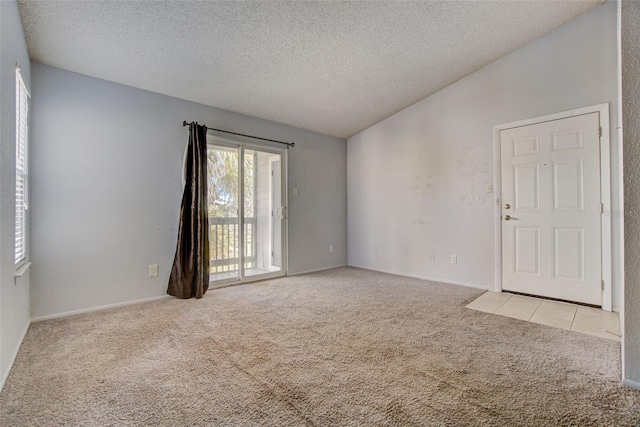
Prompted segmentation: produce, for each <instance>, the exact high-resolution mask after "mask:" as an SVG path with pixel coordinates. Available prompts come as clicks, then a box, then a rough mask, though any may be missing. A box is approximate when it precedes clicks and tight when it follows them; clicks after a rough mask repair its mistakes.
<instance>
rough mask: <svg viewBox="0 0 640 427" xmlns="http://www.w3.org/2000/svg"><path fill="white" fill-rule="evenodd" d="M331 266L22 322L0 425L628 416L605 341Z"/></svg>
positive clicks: (442, 422)
mask: <svg viewBox="0 0 640 427" xmlns="http://www.w3.org/2000/svg"><path fill="white" fill-rule="evenodd" d="M480 293H481V291H478V290H474V289H470V288H465V287H459V286H452V285H443V284H436V283H431V282H425V281H421V280H416V279H410V278H404V277H398V276H392V275H387V274H381V273H375V272H371V271H366V270H360V269H354V268H341V269H336V270H331V271H327V272H323V273H317V274H309V275H305V276H298V277H291V278H283V279H277V280H271V281H265V282H261V283H255V284H251V285H244V286H236V287H231V288H225V289H219V290H214V291H210V292H208V293H207V294H206V295H205V297H204V298H203V299H202V300H186V301H185V300H163V301H157V302H153V303H148V304H140V305H136V306H129V307H124V308H118V309H113V310H108V311H103V312H97V313H90V314H85V315H78V316H73V317H67V318H64V319H57V320H51V321H45V322H39V323H34V324H33V325H32V326H31V327H30V329H29V332H28V333H27V336H26V339H25V342H24V344H23V346H22V349H21V350H20V353H19V355H18V358H17V360H16V363H15V365H14V368H13V370H12V372H11V375H10V377H9V379H8V381H7V383H6V386H5V388H4V390H3V391H2V393H1V394H0V425H2V426H39V425H43V426H59V425H82V426H111V425H114V426H115V425H117V426H147V425H154V426H155V425H157V426H204V425H215V426H227V425H228V426H258V425H268V426H299V425H301V426H302V425H316V426H363V425H376V426H384V425H387V426H446V425H491V426H499V425H505V426H518V425H522V426H525V425H526V426H534V425H545V426H547V425H580V426H586V425H635V424H639V423H640V392H638V391H635V390H632V389H629V388H626V387H623V386H621V385H620V366H619V359H620V344H619V343H616V342H613V341H610V340H606V339H601V338H596V337H592V336H587V335H583V334H578V333H575V332H570V331H565V330H561V329H554V328H550V327H547V326H543V325H538V324H534V323H527V322H521V321H518V320H515V319H509V318H506V317H502V316H496V315H492V314H487V313H482V312H478V311H474V310H469V309H466V308H465V307H464V306H465V305H466V304H467V303H468V302H469V301H471V300H472V299H474V298H476V297H477V296H478V295H479V294H480Z"/></svg>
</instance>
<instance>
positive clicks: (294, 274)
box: [287, 264, 347, 276]
mask: <svg viewBox="0 0 640 427" xmlns="http://www.w3.org/2000/svg"><path fill="white" fill-rule="evenodd" d="M346 266H347V264H338V265H332V266H331V267H322V268H316V269H313V270H304V271H296V272H295V273H287V276H299V275H301V274H309V273H317V272H318V271H325V270H333V269H334V268H340V267H346Z"/></svg>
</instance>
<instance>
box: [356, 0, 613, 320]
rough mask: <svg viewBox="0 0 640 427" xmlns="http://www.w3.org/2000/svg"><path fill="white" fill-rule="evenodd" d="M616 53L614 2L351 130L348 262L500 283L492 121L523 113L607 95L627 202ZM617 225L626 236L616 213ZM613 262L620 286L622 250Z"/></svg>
mask: <svg viewBox="0 0 640 427" xmlns="http://www.w3.org/2000/svg"><path fill="white" fill-rule="evenodd" d="M616 61H617V56H616V5H615V3H606V4H604V5H602V6H600V7H598V8H596V9H595V10H593V11H591V12H589V13H588V14H586V15H583V16H581V17H579V18H577V19H575V20H573V21H571V22H569V23H567V24H566V25H564V26H563V27H561V28H559V29H558V30H556V31H554V32H552V33H550V34H548V35H546V36H544V37H542V38H541V39H538V40H536V41H534V42H532V43H530V44H529V45H527V46H525V47H523V48H521V49H519V50H517V51H515V52H513V53H511V54H509V55H507V56H506V57H503V58H502V59H500V60H498V61H496V62H494V63H492V64H490V65H489V66H487V67H485V68H483V69H481V70H479V71H477V72H476V73H474V74H472V75H471V76H469V77H467V78H465V79H463V80H461V81H459V82H457V83H455V84H453V85H451V86H449V87H447V88H445V89H443V90H441V91H440V92H438V93H436V94H434V95H432V96H430V97H428V98H426V99H424V100H423V101H421V102H419V103H417V104H415V105H413V106H411V107H409V108H407V109H405V110H403V111H401V112H399V113H397V114H395V115H394V116H392V117H390V118H388V119H386V120H384V121H382V122H380V123H378V124H376V125H374V126H372V127H371V128H369V129H367V130H365V131H363V132H361V133H360V134H358V135H355V136H353V137H352V138H350V139H349V140H348V142H347V151H348V155H347V158H348V160H347V181H348V233H349V236H348V248H349V256H348V259H349V264H350V265H353V266H359V267H364V268H369V269H374V270H382V271H389V272H396V273H400V274H405V275H411V276H418V277H423V278H430V279H436V280H441V281H445V282H450V283H460V284H468V285H472V286H479V287H482V288H486V289H492V288H493V286H494V265H495V260H494V250H495V246H494V201H495V199H496V197H497V196H498V195H497V194H487V193H485V184H486V183H492V182H493V167H494V165H493V126H495V125H499V124H503V123H508V122H513V121H516V120H522V119H527V118H533V117H538V116H543V115H547V114H551V113H555V112H560V111H566V110H571V109H574V108H578V107H585V106H590V105H595V104H600V103H606V102H608V103H611V104H610V108H611V110H610V112H611V124H612V126H611V129H612V130H613V132H612V135H611V137H612V156H611V157H612V159H613V161H612V170H613V188H614V200H613V202H614V203H613V206H620V192H619V182H618V179H617V174H618V173H619V165H618V162H617V160H616V159H617V158H618V153H619V146H618V144H617V143H616V140H615V139H613V138H614V137H615V135H616V134H615V126H614V125H613V124H615V123H617V115H618V111H617V89H616V69H617V68H616V64H617V62H616ZM425 78H429V77H428V75H425ZM613 227H614V231H613V232H614V234H615V235H617V236H619V233H620V227H619V223H618V220H617V219H616V218H614V224H613ZM617 236H614V239H617V240H614V244H615V243H618V244H619V242H620V240H619V237H617ZM431 254H435V255H436V261H435V262H430V256H431ZM451 254H456V255H457V256H458V263H457V264H455V265H453V264H451V263H450V255H451ZM613 258H614V261H615V263H616V264H615V265H614V267H617V268H618V269H617V270H616V271H615V272H614V282H615V283H618V284H619V283H620V263H619V261H618V260H619V259H620V253H619V251H618V250H617V249H616V250H615V251H614V254H613ZM619 301H620V287H619V286H618V287H616V288H615V289H614V306H615V308H618V303H619Z"/></svg>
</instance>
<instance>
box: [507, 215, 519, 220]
mask: <svg viewBox="0 0 640 427" xmlns="http://www.w3.org/2000/svg"><path fill="white" fill-rule="evenodd" d="M504 219H505V221H511V220H513V221H517V220H518V218H516V217H514V216H511V215H505V216H504Z"/></svg>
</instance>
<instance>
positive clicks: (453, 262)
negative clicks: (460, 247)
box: [451, 255, 458, 264]
mask: <svg viewBox="0 0 640 427" xmlns="http://www.w3.org/2000/svg"><path fill="white" fill-rule="evenodd" d="M457 263H458V255H451V264H457Z"/></svg>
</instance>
